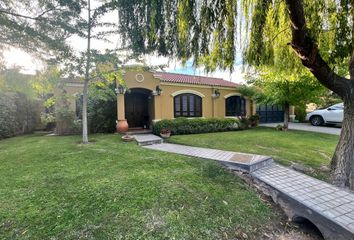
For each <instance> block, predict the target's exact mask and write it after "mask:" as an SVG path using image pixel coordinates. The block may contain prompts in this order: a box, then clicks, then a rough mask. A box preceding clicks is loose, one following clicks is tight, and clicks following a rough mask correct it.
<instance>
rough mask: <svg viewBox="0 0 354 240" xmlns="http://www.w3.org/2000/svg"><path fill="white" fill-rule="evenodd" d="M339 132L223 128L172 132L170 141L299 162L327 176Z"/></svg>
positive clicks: (317, 173) (283, 162)
mask: <svg viewBox="0 0 354 240" xmlns="http://www.w3.org/2000/svg"><path fill="white" fill-rule="evenodd" d="M338 139H339V136H334V135H329V134H323V133H313V132H305V131H291V130H289V131H287V132H282V131H276V130H275V129H272V128H262V127H259V128H253V129H250V130H247V131H236V132H220V133H209V134H196V135H178V136H173V137H172V138H171V139H170V141H171V142H174V143H179V144H185V145H192V146H198V147H208V148H215V149H221V150H229V151H236V152H244V153H254V154H260V155H268V156H272V157H273V158H274V159H275V160H276V161H277V162H279V163H280V164H283V165H285V166H289V165H291V164H292V163H300V164H302V165H304V166H308V167H311V168H313V169H314V172H313V173H312V174H311V175H312V176H314V177H316V178H319V179H322V180H328V178H329V176H328V175H329V173H328V172H324V171H321V170H320V168H321V166H328V165H329V163H330V160H331V157H332V154H333V152H334V150H335V146H336V144H337V142H338Z"/></svg>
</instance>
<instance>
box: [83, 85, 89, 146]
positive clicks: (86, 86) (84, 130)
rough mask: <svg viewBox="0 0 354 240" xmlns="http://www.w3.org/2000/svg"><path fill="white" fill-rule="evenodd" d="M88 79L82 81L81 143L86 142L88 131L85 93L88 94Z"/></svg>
mask: <svg viewBox="0 0 354 240" xmlns="http://www.w3.org/2000/svg"><path fill="white" fill-rule="evenodd" d="M87 92H88V81H86V79H85V82H84V90H83V96H82V143H84V144H86V143H88V131H87V97H88V96H87V95H88V93H87Z"/></svg>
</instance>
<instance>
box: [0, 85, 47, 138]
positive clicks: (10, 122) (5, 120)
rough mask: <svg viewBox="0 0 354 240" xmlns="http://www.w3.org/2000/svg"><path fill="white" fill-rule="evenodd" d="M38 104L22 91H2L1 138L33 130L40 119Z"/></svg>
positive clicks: (0, 105) (0, 93)
mask: <svg viewBox="0 0 354 240" xmlns="http://www.w3.org/2000/svg"><path fill="white" fill-rule="evenodd" d="M38 105H39V102H37V101H34V100H31V99H29V98H28V97H27V96H26V95H24V94H22V93H19V92H15V93H10V92H7V93H4V92H1V91H0V113H1V114H0V139H1V138H7V137H12V136H15V135H19V134H24V133H31V132H33V131H34V130H35V128H36V127H37V124H38V123H39V121H40V110H41V109H39V108H38Z"/></svg>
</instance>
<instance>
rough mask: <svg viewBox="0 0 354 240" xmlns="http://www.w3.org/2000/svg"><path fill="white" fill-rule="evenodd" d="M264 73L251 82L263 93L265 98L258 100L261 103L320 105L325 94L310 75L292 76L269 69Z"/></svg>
mask: <svg viewBox="0 0 354 240" xmlns="http://www.w3.org/2000/svg"><path fill="white" fill-rule="evenodd" d="M262 72H263V74H259V75H258V76H257V77H256V78H255V79H251V80H250V81H249V82H250V83H251V84H253V85H254V86H256V87H257V89H258V90H259V91H260V92H261V94H262V96H263V97H262V98H260V97H258V99H257V100H258V102H260V103H265V104H268V103H269V104H274V105H286V104H290V105H293V106H300V105H305V104H307V103H318V102H319V101H320V97H321V96H322V95H323V94H324V93H325V88H324V87H322V86H321V85H320V84H319V82H318V81H317V80H316V79H315V78H314V77H312V76H311V75H310V74H309V73H306V72H304V73H302V74H301V73H299V72H298V73H295V74H292V73H291V72H289V71H285V70H284V71H280V72H275V71H273V70H269V71H267V69H264V70H262Z"/></svg>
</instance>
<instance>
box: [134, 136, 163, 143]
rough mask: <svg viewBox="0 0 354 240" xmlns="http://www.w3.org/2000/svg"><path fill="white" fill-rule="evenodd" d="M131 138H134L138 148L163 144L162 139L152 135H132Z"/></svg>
mask: <svg viewBox="0 0 354 240" xmlns="http://www.w3.org/2000/svg"><path fill="white" fill-rule="evenodd" d="M133 137H134V138H135V140H136V142H137V143H138V145H139V146H147V145H154V144H161V143H163V139H162V138H160V137H159V136H156V135H153V134H137V135H133Z"/></svg>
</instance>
